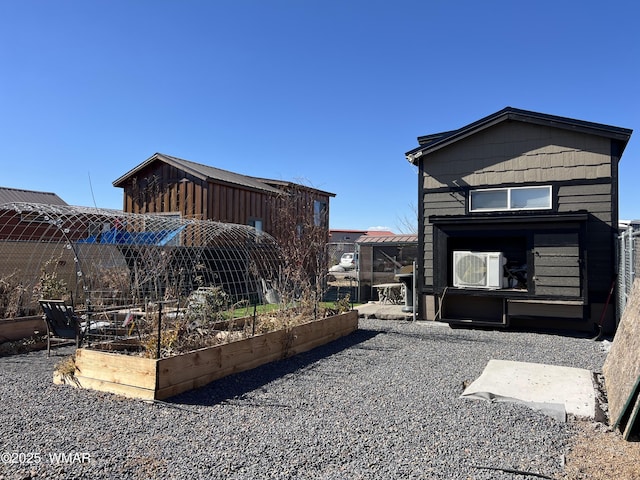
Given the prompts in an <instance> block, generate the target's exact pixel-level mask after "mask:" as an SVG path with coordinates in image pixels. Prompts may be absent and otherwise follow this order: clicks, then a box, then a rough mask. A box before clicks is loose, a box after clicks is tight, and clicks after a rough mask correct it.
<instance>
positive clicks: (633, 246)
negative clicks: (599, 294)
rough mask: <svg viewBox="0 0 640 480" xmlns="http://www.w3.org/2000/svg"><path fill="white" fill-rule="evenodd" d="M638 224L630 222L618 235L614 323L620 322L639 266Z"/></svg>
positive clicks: (639, 229)
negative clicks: (615, 313) (616, 293)
mask: <svg viewBox="0 0 640 480" xmlns="http://www.w3.org/2000/svg"><path fill="white" fill-rule="evenodd" d="M639 248H640V225H638V224H631V225H629V226H628V227H627V229H626V230H625V231H624V232H622V233H621V234H620V235H619V236H618V285H617V287H618V288H617V291H618V295H617V296H618V298H617V304H618V305H617V306H618V308H617V309H616V312H617V315H616V324H619V323H620V319H621V318H622V313H623V312H624V309H625V307H626V306H627V300H628V299H629V295H631V288H632V287H633V280H634V279H635V277H636V272H637V271H638V268H639V266H640V252H639V251H638V249H639Z"/></svg>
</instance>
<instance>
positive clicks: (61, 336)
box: [40, 300, 83, 356]
mask: <svg viewBox="0 0 640 480" xmlns="http://www.w3.org/2000/svg"><path fill="white" fill-rule="evenodd" d="M40 306H41V307H42V310H43V312H44V316H43V318H44V321H45V324H46V325H47V356H50V355H51V341H52V340H57V341H65V340H67V341H68V340H75V342H76V347H79V346H80V345H81V344H82V338H83V329H82V322H81V318H80V317H78V316H77V315H76V314H75V312H74V311H73V307H72V306H70V305H67V304H66V303H65V302H64V301H63V300H40Z"/></svg>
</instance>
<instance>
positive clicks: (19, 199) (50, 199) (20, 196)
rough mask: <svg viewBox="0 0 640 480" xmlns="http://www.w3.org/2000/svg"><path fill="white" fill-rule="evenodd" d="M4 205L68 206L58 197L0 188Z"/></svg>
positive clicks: (0, 201) (33, 191) (1, 202)
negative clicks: (39, 204)
mask: <svg viewBox="0 0 640 480" xmlns="http://www.w3.org/2000/svg"><path fill="white" fill-rule="evenodd" d="M3 203H42V204H45V205H67V202H65V201H64V200H62V199H61V198H60V197H59V196H58V195H56V194H55V193H51V192H38V191H35V190H23V189H20V188H9V187H0V205H1V204H3Z"/></svg>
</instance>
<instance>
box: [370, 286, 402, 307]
mask: <svg viewBox="0 0 640 480" xmlns="http://www.w3.org/2000/svg"><path fill="white" fill-rule="evenodd" d="M373 287H374V288H376V289H377V290H378V300H379V301H380V303H383V304H391V305H399V304H401V303H403V302H404V285H403V284H402V283H379V284H377V285H374V286H373Z"/></svg>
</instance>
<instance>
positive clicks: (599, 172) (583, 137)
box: [421, 122, 617, 293]
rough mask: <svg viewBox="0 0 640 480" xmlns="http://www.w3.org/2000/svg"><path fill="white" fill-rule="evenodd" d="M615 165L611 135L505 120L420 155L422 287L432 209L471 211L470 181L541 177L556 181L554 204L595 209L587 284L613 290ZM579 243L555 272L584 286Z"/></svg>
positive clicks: (427, 279) (473, 184)
mask: <svg viewBox="0 0 640 480" xmlns="http://www.w3.org/2000/svg"><path fill="white" fill-rule="evenodd" d="M613 161H614V162H615V161H617V159H614V160H613ZM613 170H614V167H612V155H611V141H610V140H609V139H606V138H602V137H597V136H593V135H587V134H583V133H578V132H573V131H567V130H561V129H555V128H550V127H544V126H538V125H533V124H525V123H521V122H504V123H502V124H500V125H497V126H495V127H493V128H490V129H488V130H485V131H483V132H479V133H477V134H475V135H473V136H471V137H469V138H467V139H464V140H460V141H458V142H456V143H454V144H453V145H451V146H449V147H446V148H443V149H442V150H440V151H437V152H434V153H432V154H429V155H427V156H425V157H423V158H422V160H421V174H422V189H423V190H422V191H423V194H424V195H423V205H422V207H423V209H422V212H421V214H422V215H423V218H424V223H423V232H422V234H423V245H424V258H423V265H422V267H423V270H422V276H423V285H424V287H425V289H426V290H429V289H430V288H432V287H433V285H434V258H433V255H434V246H433V239H434V230H433V229H434V227H433V225H431V224H430V223H429V217H430V216H432V215H435V216H446V215H467V214H468V212H467V198H466V197H467V192H468V190H469V189H475V188H489V187H501V186H524V185H534V184H543V185H552V186H553V195H554V211H555V212H558V213H568V212H577V211H581V210H582V211H584V210H586V211H587V212H588V213H589V214H590V218H589V221H588V222H587V235H586V237H587V238H586V250H587V251H588V259H587V261H588V265H587V267H588V268H587V271H588V272H590V278H589V288H590V290H600V291H602V290H603V289H604V290H605V291H606V290H608V289H609V287H610V284H611V277H612V275H613V265H612V259H613V255H614V252H613V248H614V243H613V235H614V233H615V232H614V230H615V229H614V228H613V227H612V225H613V224H614V223H616V222H617V218H615V212H613V211H612V202H613V201H614V200H615V199H616V198H617V192H616V191H615V190H614V189H615V183H614V182H613V181H612V175H613V174H614V171H613ZM547 213H549V212H547ZM576 242H577V241H576ZM574 247H575V249H577V248H578V247H577V244H576V245H575V246H574ZM572 248H573V247H572ZM575 249H573V250H572V252H571V253H570V255H569V257H567V262H569V263H570V265H569V264H567V265H563V267H566V268H567V270H566V275H565V276H564V278H563V279H556V280H554V281H556V282H565V285H567V290H566V291H567V292H568V291H569V290H571V291H572V292H573V293H575V291H576V290H575V289H574V288H578V287H579V286H576V285H574V284H575V280H574V279H573V277H574V276H575V275H576V274H577V273H578V267H577V266H576V265H575V263H573V258H574V254H576V250H575ZM540 251H541V252H544V248H543V247H541V250H540ZM556 252H559V250H556ZM544 254H545V256H546V255H547V254H549V255H551V254H550V253H549V252H546V253H544ZM554 255H555V254H554ZM570 259H571V260H570ZM540 266H542V265H540ZM547 281H551V280H550V279H547ZM549 288H551V286H549ZM543 290H544V289H543ZM552 290H553V289H552ZM541 291H542V290H541ZM549 293H553V292H552V291H549Z"/></svg>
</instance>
